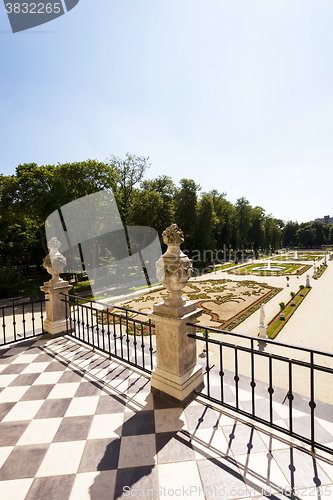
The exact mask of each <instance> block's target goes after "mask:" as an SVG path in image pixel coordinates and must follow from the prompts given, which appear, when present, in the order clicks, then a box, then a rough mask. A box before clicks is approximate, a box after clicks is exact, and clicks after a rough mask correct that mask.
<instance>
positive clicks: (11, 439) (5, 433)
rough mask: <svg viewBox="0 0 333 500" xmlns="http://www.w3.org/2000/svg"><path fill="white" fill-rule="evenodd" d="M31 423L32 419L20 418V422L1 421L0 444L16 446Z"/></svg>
mask: <svg viewBox="0 0 333 500" xmlns="http://www.w3.org/2000/svg"><path fill="white" fill-rule="evenodd" d="M29 424H30V420H20V421H19V422H1V423H0V446H15V445H16V443H17V441H18V440H19V439H20V437H21V436H22V434H23V432H24V431H25V430H26V428H27V427H28V425H29Z"/></svg>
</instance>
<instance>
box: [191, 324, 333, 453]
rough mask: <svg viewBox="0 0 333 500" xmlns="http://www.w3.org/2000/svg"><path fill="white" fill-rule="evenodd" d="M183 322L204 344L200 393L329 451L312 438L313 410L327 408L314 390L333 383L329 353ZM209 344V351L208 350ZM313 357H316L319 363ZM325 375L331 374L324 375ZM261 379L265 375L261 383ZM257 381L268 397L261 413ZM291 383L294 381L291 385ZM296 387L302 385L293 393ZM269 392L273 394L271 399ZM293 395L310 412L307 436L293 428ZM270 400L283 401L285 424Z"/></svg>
mask: <svg viewBox="0 0 333 500" xmlns="http://www.w3.org/2000/svg"><path fill="white" fill-rule="evenodd" d="M188 325H190V326H192V327H193V328H194V329H195V331H196V333H191V334H189V335H188V336H189V337H191V338H194V339H196V340H198V341H199V342H203V343H204V345H205V358H206V361H205V364H206V366H205V388H204V389H203V391H202V392H201V393H199V394H200V396H202V397H204V398H206V399H208V400H210V401H213V402H215V403H218V404H220V405H222V406H225V407H226V408H229V409H231V410H234V411H236V412H238V413H240V414H242V415H244V416H246V417H249V418H251V419H253V420H255V421H258V422H260V423H263V424H266V425H269V426H270V427H271V428H273V429H275V430H277V431H280V432H282V433H285V434H288V435H289V436H292V437H294V438H297V439H299V440H301V441H302V442H304V443H306V444H308V445H311V449H312V450H314V448H315V447H316V448H318V449H320V450H322V451H326V452H329V453H333V448H332V447H329V446H326V445H325V444H323V443H321V442H319V440H318V439H317V438H316V426H317V425H318V424H317V422H316V420H315V417H316V418H317V417H318V416H322V415H321V414H319V415H318V414H317V413H316V412H317V410H318V409H320V410H322V409H323V408H324V407H325V408H327V405H326V406H325V403H322V401H321V400H318V399H316V393H317V392H320V391H321V392H325V390H326V391H330V388H331V387H333V385H332V382H333V378H332V375H333V354H331V353H327V352H323V351H319V350H314V349H308V348H304V347H299V346H293V345H288V344H283V343H280V342H276V341H272V340H269V339H259V338H254V337H250V336H248V335H242V334H237V333H231V332H228V331H223V330H217V329H215V328H208V327H205V326H202V325H199V324H191V323H188ZM215 333H216V334H219V336H222V339H223V340H216V339H212V338H209V335H210V334H215ZM210 349H211V350H213V351H214V353H215V355H214V354H213V356H211V354H212V353H210V352H209V351H210ZM284 349H286V350H287V353H286V354H285V355H283V354H280V352H279V351H280V350H282V351H283V350H284ZM214 358H215V359H214ZM304 358H307V359H304ZM210 359H213V360H214V361H215V363H216V365H217V366H215V365H214V364H213V363H211V362H210ZM318 359H321V363H319V362H318ZM315 361H316V362H315ZM256 371H258V372H260V378H257V377H256V375H255V374H256ZM329 376H331V378H330V379H329V380H328V377H329ZM262 379H265V382H264V383H263V382H262ZM295 382H297V383H295ZM259 385H260V393H259V397H263V398H264V399H265V400H266V401H267V402H268V403H267V408H266V409H267V417H266V416H265V415H264V414H263V412H262V408H261V409H260V411H257V409H256V405H257V403H258V400H257V398H256V391H257V386H258V387H259ZM295 385H297V391H296V390H295ZM323 386H324V388H325V390H324V391H323ZM227 387H229V391H230V387H231V388H232V389H233V396H234V397H233V401H231V400H230V398H229V400H228V398H227V397H226V396H225V394H226V392H227V391H228V389H227ZM300 387H301V390H302V391H301V392H300V393H299V388H300ZM241 389H246V390H247V391H249V395H250V398H249V402H248V408H247V409H244V403H240V398H239V392H240V390H241ZM258 392H259V391H258ZM331 392H332V391H331ZM275 394H278V395H279V396H278V398H275V399H274V395H275ZM283 394H284V395H285V397H284V398H282V395H283ZM229 395H230V393H229ZM295 398H296V400H297V402H298V401H299V402H300V403H301V406H302V411H305V412H307V413H308V414H309V415H310V425H309V426H310V429H309V433H308V437H307V436H305V435H304V433H302V432H296V430H295V425H294V423H295V418H294V414H295V413H296V411H295V409H296V408H295V407H294V404H295V403H294V400H295ZM275 403H280V404H287V405H288V417H286V418H285V424H286V427H284V426H283V425H279V423H277V421H278V420H279V419H277V418H274V404H275ZM326 413H327V412H326ZM331 421H332V422H333V415H331Z"/></svg>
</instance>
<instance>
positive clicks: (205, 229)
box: [194, 193, 218, 262]
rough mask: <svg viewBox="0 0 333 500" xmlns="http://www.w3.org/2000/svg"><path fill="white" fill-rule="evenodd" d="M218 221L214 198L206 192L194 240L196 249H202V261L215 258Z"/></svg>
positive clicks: (200, 204)
mask: <svg viewBox="0 0 333 500" xmlns="http://www.w3.org/2000/svg"><path fill="white" fill-rule="evenodd" d="M217 223H218V219H217V217H216V214H215V212H214V203H213V200H212V198H211V196H210V195H209V194H207V193H204V194H203V195H202V197H201V200H200V202H199V204H198V216H197V225H196V229H195V233H194V242H195V246H196V249H197V250H199V251H200V256H201V259H200V260H201V262H206V261H207V260H208V261H209V262H211V261H212V260H214V257H213V254H214V252H215V251H216V240H215V238H214V229H215V227H216V225H217ZM207 256H208V259H207Z"/></svg>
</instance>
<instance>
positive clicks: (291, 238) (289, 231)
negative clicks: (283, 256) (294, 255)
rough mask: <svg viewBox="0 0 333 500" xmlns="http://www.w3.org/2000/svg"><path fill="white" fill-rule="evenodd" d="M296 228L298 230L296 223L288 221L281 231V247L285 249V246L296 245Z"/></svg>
mask: <svg viewBox="0 0 333 500" xmlns="http://www.w3.org/2000/svg"><path fill="white" fill-rule="evenodd" d="M298 228H299V225H298V222H293V221H291V220H288V222H287V223H286V225H285V226H284V229H283V231H282V245H283V246H285V247H287V246H296V245H297V238H296V233H297V230H298Z"/></svg>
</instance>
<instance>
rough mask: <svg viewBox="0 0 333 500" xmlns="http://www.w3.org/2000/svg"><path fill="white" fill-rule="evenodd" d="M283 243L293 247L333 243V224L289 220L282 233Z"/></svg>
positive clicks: (309, 246)
mask: <svg viewBox="0 0 333 500" xmlns="http://www.w3.org/2000/svg"><path fill="white" fill-rule="evenodd" d="M282 244H283V245H284V246H293V247H306V248H311V247H318V246H321V245H332V244H333V224H324V223H323V222H302V223H301V224H298V223H297V222H292V221H288V222H287V223H286V224H285V227H284V230H283V234H282Z"/></svg>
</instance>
